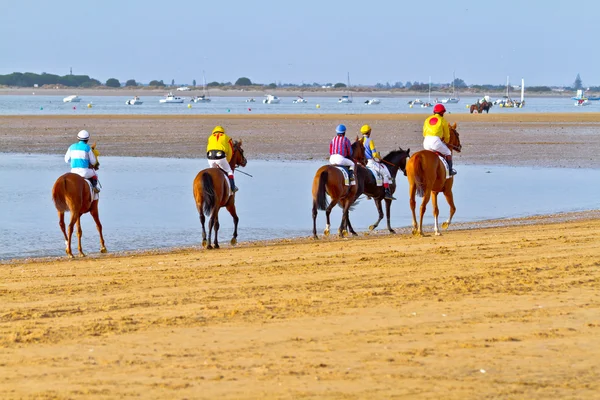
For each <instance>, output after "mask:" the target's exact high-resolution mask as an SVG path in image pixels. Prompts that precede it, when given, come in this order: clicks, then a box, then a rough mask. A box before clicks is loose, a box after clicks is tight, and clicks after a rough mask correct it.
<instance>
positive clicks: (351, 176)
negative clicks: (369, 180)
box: [348, 167, 354, 185]
mask: <svg viewBox="0 0 600 400" xmlns="http://www.w3.org/2000/svg"><path fill="white" fill-rule="evenodd" d="M348 180H349V181H350V184H351V185H353V184H354V168H352V167H350V168H348Z"/></svg>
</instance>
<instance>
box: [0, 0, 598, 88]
mask: <svg viewBox="0 0 600 400" xmlns="http://www.w3.org/2000/svg"><path fill="white" fill-rule="evenodd" d="M0 10H1V13H0V16H1V19H2V23H0V38H1V39H0V55H1V60H2V62H0V74H7V73H11V72H15V71H18V72H36V73H41V72H48V73H56V74H59V75H65V74H68V73H69V68H70V67H73V73H75V74H87V75H90V76H91V77H94V78H97V79H99V80H100V81H102V82H104V81H106V79H108V78H111V77H115V78H117V79H119V80H121V81H125V80H126V79H130V78H134V79H136V80H138V81H141V82H148V81H150V80H152V79H159V80H160V79H162V80H164V81H165V82H170V81H171V79H175V82H176V83H191V81H192V80H193V79H196V80H197V81H198V83H200V82H201V81H202V70H205V71H206V79H207V81H221V82H223V81H232V82H233V81H235V80H236V79H237V78H239V77H240V76H247V77H249V78H250V79H251V80H252V81H255V82H260V83H270V82H275V81H281V82H295V83H301V82H307V83H308V82H310V83H312V82H321V83H324V82H334V83H335V82H345V81H346V74H347V72H349V73H350V79H351V83H352V84H374V83H377V82H386V81H389V82H390V83H394V82H396V81H402V82H406V81H408V80H410V81H421V82H427V81H428V77H429V76H431V79H432V81H433V82H449V81H451V80H452V71H453V70H455V71H456V76H457V77H459V78H462V79H464V80H465V81H466V82H467V83H468V84H476V83H493V84H503V83H504V82H505V81H506V76H507V75H509V76H510V77H511V83H513V84H518V83H519V81H520V79H521V77H523V78H525V83H526V85H528V86H531V85H570V84H572V83H573V81H574V80H575V76H576V74H577V73H578V72H579V73H580V74H581V78H582V80H583V83H584V85H586V86H592V85H593V86H596V85H600V76H599V73H598V71H599V69H598V65H599V64H600V52H599V51H598V45H597V43H596V42H597V40H596V38H597V36H598V33H597V28H598V26H597V25H598V15H599V13H600V1H598V0H579V1H565V0H547V1H540V0H533V1H529V0H521V1H514V0H505V1H500V0H498V1H495V0H483V1H473V0H468V1H452V0H448V1H441V0H435V1H426V2H425V1H418V0H411V1H404V0H395V1H394V0H380V1H378V0H371V1H356V0H346V1H342V0H321V1H315V0H278V1H275V0H265V1H261V0H248V1H241V0H229V1H227V0H217V1H201V0H188V1H179V0H170V1H165V0H143V1H141V0H124V1H115V0H102V1H89V0H55V1H46V0H20V1H14V0H0Z"/></svg>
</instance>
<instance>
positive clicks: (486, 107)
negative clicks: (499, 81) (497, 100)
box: [469, 101, 494, 114]
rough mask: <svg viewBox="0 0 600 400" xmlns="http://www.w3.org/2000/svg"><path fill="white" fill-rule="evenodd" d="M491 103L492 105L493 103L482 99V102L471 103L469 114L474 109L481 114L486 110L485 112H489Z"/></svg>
mask: <svg viewBox="0 0 600 400" xmlns="http://www.w3.org/2000/svg"><path fill="white" fill-rule="evenodd" d="M493 105H494V103H492V102H489V101H484V102H482V103H477V104H471V107H470V108H469V111H470V112H471V114H473V112H475V111H477V112H478V113H479V114H482V113H483V112H484V111H485V112H486V114H489V112H490V108H492V106H493Z"/></svg>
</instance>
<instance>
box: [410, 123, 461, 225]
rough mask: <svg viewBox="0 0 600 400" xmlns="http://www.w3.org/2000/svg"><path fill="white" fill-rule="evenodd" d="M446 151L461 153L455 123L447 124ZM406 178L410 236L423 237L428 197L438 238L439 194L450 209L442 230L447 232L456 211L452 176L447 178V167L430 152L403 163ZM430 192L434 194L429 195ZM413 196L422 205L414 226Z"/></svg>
mask: <svg viewBox="0 0 600 400" xmlns="http://www.w3.org/2000/svg"><path fill="white" fill-rule="evenodd" d="M447 146H448V148H449V149H450V151H451V152H452V151H453V150H455V151H457V152H460V151H461V149H462V146H461V144H460V138H459V134H458V132H457V131H456V124H454V125H450V140H449V143H447ZM406 175H407V177H408V194H409V196H410V210H411V211H412V218H413V221H412V227H413V230H412V233H413V235H420V236H423V215H424V214H425V209H426V208H427V203H429V198H430V197H431V199H432V203H433V218H434V230H435V234H436V236H439V235H441V233H440V230H439V226H438V215H439V213H440V210H439V208H438V204H437V195H438V193H440V192H442V193H444V196H445V197H446V201H448V205H449V206H450V217H449V218H448V220H447V221H446V222H444V223H443V224H442V228H444V229H448V227H449V226H450V222H451V221H452V216H453V215H454V213H455V212H456V207H455V206H454V197H453V196H452V185H453V184H454V177H452V176H451V177H450V178H448V179H446V168H445V167H444V164H443V163H442V161H440V158H439V157H438V155H437V154H436V153H435V152H433V151H429V150H421V151H418V152H416V153H415V154H413V155H412V157H411V158H410V160H409V161H408V163H406ZM432 193H433V195H432ZM415 195H419V196H421V197H423V201H422V202H421V218H420V220H419V223H418V224H417V217H416V215H415V207H416V201H415Z"/></svg>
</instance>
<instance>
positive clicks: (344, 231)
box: [339, 230, 348, 238]
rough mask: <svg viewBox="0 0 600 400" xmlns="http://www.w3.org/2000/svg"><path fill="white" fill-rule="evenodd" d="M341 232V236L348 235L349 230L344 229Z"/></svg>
mask: <svg viewBox="0 0 600 400" xmlns="http://www.w3.org/2000/svg"><path fill="white" fill-rule="evenodd" d="M339 234H340V237H341V238H345V237H348V231H346V230H343V231H341V232H339Z"/></svg>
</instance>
